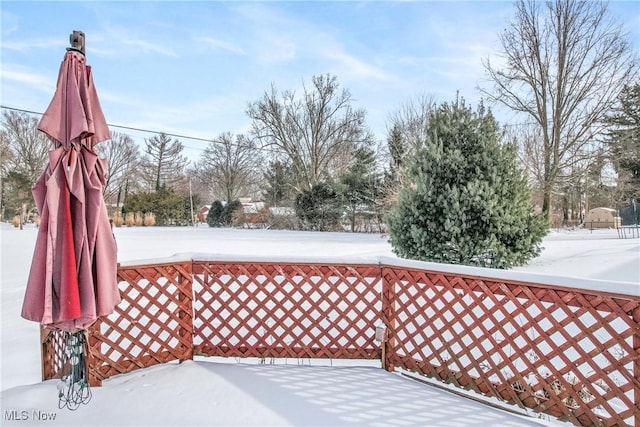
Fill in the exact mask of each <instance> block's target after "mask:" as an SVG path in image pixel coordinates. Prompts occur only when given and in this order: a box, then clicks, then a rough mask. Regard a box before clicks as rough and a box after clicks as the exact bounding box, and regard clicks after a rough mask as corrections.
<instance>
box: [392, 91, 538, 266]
mask: <svg viewBox="0 0 640 427" xmlns="http://www.w3.org/2000/svg"><path fill="white" fill-rule="evenodd" d="M426 138H427V140H426V141H425V143H424V145H423V147H422V148H421V149H420V150H418V152H417V153H416V156H415V158H414V159H413V161H412V164H411V165H410V166H409V170H408V173H407V179H406V182H405V184H404V187H403V188H402V189H401V190H400V193H399V195H398V202H397V204H396V206H394V208H393V209H392V210H391V212H390V213H389V215H388V216H387V225H388V229H389V235H390V238H391V244H392V246H393V250H394V252H395V253H396V254H397V255H398V256H400V257H404V258H410V259H417V260H423V261H433V262H441V263H449V264H465V265H475V266H483V267H494V268H509V267H511V266H515V265H521V264H523V263H525V262H526V261H527V260H528V259H530V258H532V257H535V256H536V255H538V254H539V252H540V242H541V241H542V238H543V236H544V234H545V233H546V230H547V224H546V222H545V221H544V220H543V218H542V217H540V216H536V215H534V214H533V207H532V205H531V204H530V189H529V187H528V185H527V180H526V175H525V173H524V172H523V171H522V170H521V169H520V168H519V167H518V163H517V153H516V149H515V147H514V146H513V145H511V144H506V143H503V141H502V133H501V132H500V131H499V129H498V124H497V122H496V121H495V119H494V118H493V116H492V115H491V113H490V112H488V111H486V110H485V109H484V107H483V106H482V105H480V107H479V108H478V109H477V111H475V112H474V111H472V110H471V108H470V107H467V106H465V104H464V100H460V99H459V100H456V102H455V103H452V104H447V103H445V104H443V105H441V106H440V107H439V108H437V109H436V110H434V111H433V113H432V114H431V117H430V120H429V126H428V133H427V137H426Z"/></svg>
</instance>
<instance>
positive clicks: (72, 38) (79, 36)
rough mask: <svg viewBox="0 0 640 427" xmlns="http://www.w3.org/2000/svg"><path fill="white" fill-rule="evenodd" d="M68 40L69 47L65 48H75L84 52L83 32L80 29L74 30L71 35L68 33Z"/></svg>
mask: <svg viewBox="0 0 640 427" xmlns="http://www.w3.org/2000/svg"><path fill="white" fill-rule="evenodd" d="M69 42H70V43H71V47H68V48H67V50H75V51H76V52H80V53H81V54H83V55H84V54H85V53H84V33H83V32H82V31H76V30H74V31H73V33H71V35H69Z"/></svg>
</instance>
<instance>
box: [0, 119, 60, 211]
mask: <svg viewBox="0 0 640 427" xmlns="http://www.w3.org/2000/svg"><path fill="white" fill-rule="evenodd" d="M0 133H1V136H0V141H2V144H1V152H0V180H1V181H0V188H1V190H2V191H1V192H0V194H1V196H2V200H1V201H0V202H1V203H0V204H1V205H2V207H1V212H0V213H1V214H2V216H3V218H4V214H5V208H7V207H9V208H11V209H14V213H16V212H17V213H19V214H21V215H24V213H25V212H27V211H29V210H30V209H31V208H32V207H33V206H35V202H34V200H33V197H31V186H32V185H33V184H34V183H35V182H36V180H37V179H38V177H39V176H40V175H41V174H42V172H43V171H44V168H45V167H46V165H47V161H48V152H49V150H50V149H51V148H53V146H52V144H51V142H50V141H49V139H48V138H47V137H46V136H45V134H44V133H42V132H40V131H39V130H38V119H37V118H36V117H33V116H30V115H28V114H26V113H18V112H15V111H5V112H4V113H3V114H2V130H1V131H0ZM9 205H11V206H9ZM23 219H24V218H23Z"/></svg>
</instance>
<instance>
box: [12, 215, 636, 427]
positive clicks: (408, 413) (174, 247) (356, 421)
mask: <svg viewBox="0 0 640 427" xmlns="http://www.w3.org/2000/svg"><path fill="white" fill-rule="evenodd" d="M0 227H1V228H0V231H1V233H2V234H1V237H2V247H1V250H2V252H1V257H2V264H1V268H2V294H1V295H2V318H1V319H2V329H1V338H0V342H1V344H2V350H1V351H2V363H1V379H2V390H3V392H2V410H3V415H2V416H3V419H2V424H3V425H5V424H6V425H8V424H14V425H30V424H33V425H43V424H44V423H45V421H43V417H46V416H47V414H53V415H55V417H56V418H55V420H53V421H51V420H48V421H46V424H47V425H52V424H53V425H477V424H484V425H540V424H539V423H548V422H545V421H541V420H536V419H531V418H521V417H519V416H516V415H512V414H509V413H507V412H503V411H498V410H496V409H493V408H490V407H487V406H483V405H480V404H478V403H476V402H472V401H467V400H464V399H461V398H459V397H456V396H453V395H451V394H448V393H446V392H443V391H440V390H436V389H433V388H432V387H429V386H425V385H422V384H418V383H416V382H413V381H411V380H409V379H406V378H404V377H402V376H399V375H398V374H392V373H388V372H385V371H383V370H380V369H377V366H378V365H377V363H373V364H372V363H370V362H366V361H357V363H356V362H351V363H346V362H344V361H334V363H333V366H328V365H330V364H331V363H330V362H329V361H321V360H311V361H309V360H289V361H287V365H282V364H280V365H256V364H252V363H251V361H244V360H243V361H236V360H235V359H234V360H229V361H227V362H231V363H219V362H220V360H215V361H214V362H213V363H212V362H211V361H209V360H204V359H197V360H196V361H193V362H186V363H183V364H182V365H178V364H168V365H162V366H157V367H154V368H150V369H146V370H142V371H136V372H133V373H131V374H126V375H121V376H118V377H114V378H112V379H109V380H107V381H105V382H104V384H103V387H102V388H94V389H93V394H94V396H93V400H92V401H91V402H90V403H89V404H88V405H86V406H82V407H81V408H79V409H78V411H76V412H69V411H67V410H59V409H58V408H57V403H58V402H57V391H56V383H57V381H47V382H44V383H40V375H41V374H40V361H39V359H40V350H39V345H38V342H39V340H38V336H39V335H38V325H36V324H34V323H33V322H28V321H26V320H23V319H22V318H21V317H20V309H21V305H22V298H23V295H24V284H25V282H26V279H27V277H26V276H27V274H28V271H29V266H30V263H31V255H32V251H33V246H34V243H35V236H36V232H37V230H36V229H35V228H34V227H32V226H28V227H26V228H25V229H24V230H18V229H15V228H13V227H12V226H10V225H8V224H2V225H1V226H0ZM115 235H116V239H117V242H118V248H119V261H120V262H123V263H125V262H126V263H135V262H136V261H135V260H145V261H148V259H155V258H165V257H169V256H171V255H173V254H175V253H183V252H199V253H208V254H218V255H219V256H222V257H224V258H227V259H238V260H239V259H245V260H246V259H251V258H252V257H260V258H264V257H265V256H267V257H273V258H283V257H284V258H286V257H300V256H304V257H313V258H323V259H325V258H328V259H332V260H336V259H339V260H340V261H341V262H349V261H360V260H366V259H371V258H372V257H379V256H389V257H394V255H393V253H392V251H391V247H390V245H389V243H388V241H387V239H386V238H385V237H381V236H380V235H373V234H349V233H310V232H292V231H268V230H230V229H210V228H208V227H206V226H201V227H197V228H117V229H115ZM543 246H544V250H543V253H542V254H541V256H540V257H538V258H536V259H535V260H533V261H532V262H531V263H530V264H529V265H528V266H524V267H520V268H517V269H516V270H520V271H524V272H531V273H541V274H543V275H545V276H544V277H543V276H540V278H541V280H544V281H553V278H554V276H563V277H573V278H587V279H597V280H601V281H602V282H600V283H601V284H602V286H603V288H609V287H610V288H611V289H609V290H613V289H618V288H619V287H622V288H625V289H631V291H633V290H635V292H634V293H637V292H640V239H626V240H624V239H618V235H617V233H616V231H615V230H594V231H593V232H590V231H589V230H578V231H560V232H558V231H551V232H550V233H549V235H548V236H547V237H546V238H545V240H544V244H543ZM612 281H624V282H628V283H627V284H626V285H622V284H620V283H611V282H612ZM631 291H630V292H631ZM237 362H240V363H237ZM354 363H355V364H356V365H357V366H356V367H354V366H350V367H348V366H345V365H350V364H351V365H352V364H354ZM337 365H340V366H337ZM150 405H151V406H152V409H149V407H150ZM7 411H8V412H7ZM21 417H22V418H24V420H21V419H22V418H21ZM39 417H40V419H39Z"/></svg>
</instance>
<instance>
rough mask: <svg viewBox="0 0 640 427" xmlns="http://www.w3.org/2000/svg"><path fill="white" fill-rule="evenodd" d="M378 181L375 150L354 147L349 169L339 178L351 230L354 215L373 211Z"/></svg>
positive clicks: (354, 221)
mask: <svg viewBox="0 0 640 427" xmlns="http://www.w3.org/2000/svg"><path fill="white" fill-rule="evenodd" d="M378 181H379V174H378V173H377V171H376V155H375V152H374V151H373V150H371V149H370V148H369V147H360V148H358V149H356V150H355V153H354V155H353V159H352V161H351V163H350V164H349V169H347V171H346V173H345V174H343V175H342V176H341V179H340V182H341V184H342V186H343V190H342V195H343V198H344V202H345V207H346V211H347V216H348V217H349V223H350V227H351V231H352V232H353V231H355V228H356V217H357V216H358V215H359V214H366V213H371V212H372V211H373V206H374V203H375V201H376V198H377V193H378V184H379V182H378Z"/></svg>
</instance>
